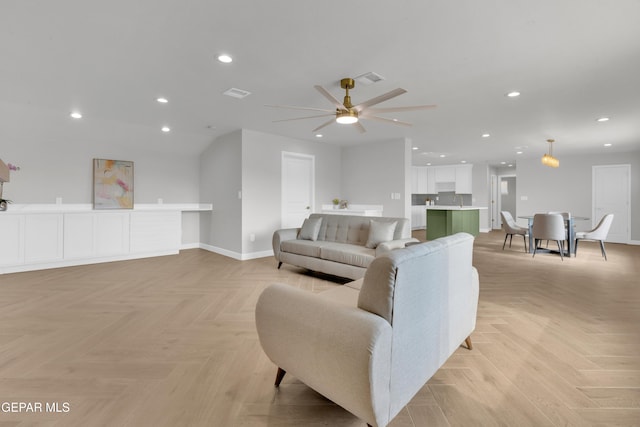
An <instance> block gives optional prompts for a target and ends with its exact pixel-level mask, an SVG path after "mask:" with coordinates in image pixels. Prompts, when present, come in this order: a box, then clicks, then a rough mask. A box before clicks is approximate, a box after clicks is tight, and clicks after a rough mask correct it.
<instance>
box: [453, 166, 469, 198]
mask: <svg viewBox="0 0 640 427" xmlns="http://www.w3.org/2000/svg"><path fill="white" fill-rule="evenodd" d="M455 168H456V194H471V193H473V179H472V173H471V168H473V165H456V166H455Z"/></svg>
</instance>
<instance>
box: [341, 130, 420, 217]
mask: <svg viewBox="0 0 640 427" xmlns="http://www.w3.org/2000/svg"><path fill="white" fill-rule="evenodd" d="M410 155H411V141H409V140H407V139H397V140H393V141H387V142H377V143H366V144H360V145H356V146H351V147H345V148H343V149H342V190H341V193H340V195H339V196H338V197H339V198H341V199H345V200H348V201H349V203H353V204H365V205H383V206H384V208H383V212H382V214H383V215H384V216H391V217H402V218H411V161H410V158H411V157H410ZM391 193H400V200H392V199H391Z"/></svg>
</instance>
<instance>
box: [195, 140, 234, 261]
mask: <svg viewBox="0 0 640 427" xmlns="http://www.w3.org/2000/svg"><path fill="white" fill-rule="evenodd" d="M241 190H242V131H236V132H232V133H230V134H227V135H222V136H220V137H218V138H217V139H216V140H215V141H214V142H213V143H212V144H211V145H210V146H209V147H208V148H207V149H206V150H204V151H203V152H202V154H201V155H200V201H201V202H202V203H212V204H213V212H207V213H201V214H200V242H201V243H202V244H204V245H206V247H208V248H209V249H213V250H216V251H218V252H223V253H224V251H229V252H230V253H229V255H231V254H235V253H241V252H242V244H241V242H240V235H241V233H242V200H241V199H239V198H238V192H239V191H241Z"/></svg>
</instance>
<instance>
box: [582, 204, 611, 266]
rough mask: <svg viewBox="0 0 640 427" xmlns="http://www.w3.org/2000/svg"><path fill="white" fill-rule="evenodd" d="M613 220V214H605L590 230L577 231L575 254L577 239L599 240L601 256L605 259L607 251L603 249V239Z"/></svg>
mask: <svg viewBox="0 0 640 427" xmlns="http://www.w3.org/2000/svg"><path fill="white" fill-rule="evenodd" d="M612 222H613V214H606V215H605V216H603V217H602V219H600V222H599V223H598V225H596V228H594V229H593V230H591V231H578V232H577V233H576V245H575V248H576V249H575V252H576V256H577V255H578V241H579V240H591V241H597V242H600V252H602V256H603V257H604V260H605V261H606V260H607V252H606V251H605V250H604V241H605V239H606V238H607V234H609V228H611V223H612Z"/></svg>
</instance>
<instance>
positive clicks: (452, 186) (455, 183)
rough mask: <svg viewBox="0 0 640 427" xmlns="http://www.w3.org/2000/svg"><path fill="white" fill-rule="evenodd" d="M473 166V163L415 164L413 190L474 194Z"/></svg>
mask: <svg viewBox="0 0 640 427" xmlns="http://www.w3.org/2000/svg"><path fill="white" fill-rule="evenodd" d="M472 168H473V165H450V166H413V167H412V168H411V192H412V193H413V194H437V193H439V192H449V191H454V192H455V193H456V194H472V191H473V185H472V173H471V170H472Z"/></svg>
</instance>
